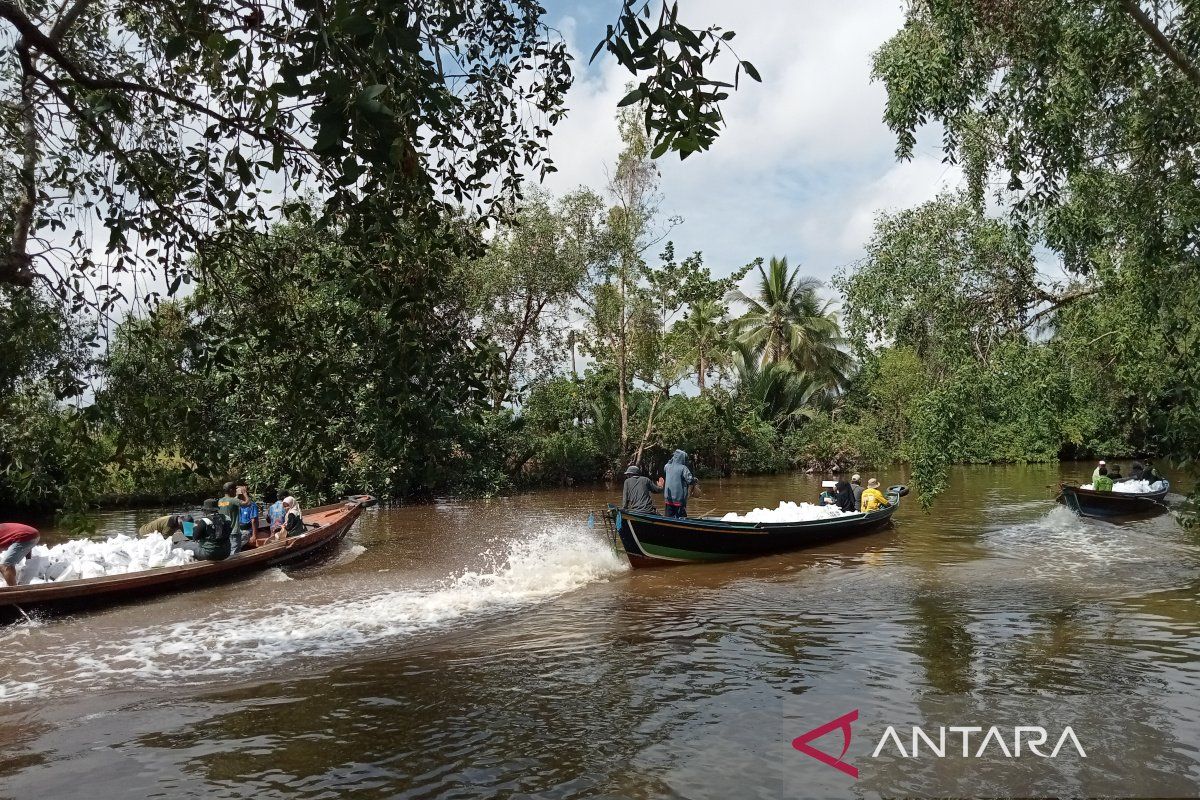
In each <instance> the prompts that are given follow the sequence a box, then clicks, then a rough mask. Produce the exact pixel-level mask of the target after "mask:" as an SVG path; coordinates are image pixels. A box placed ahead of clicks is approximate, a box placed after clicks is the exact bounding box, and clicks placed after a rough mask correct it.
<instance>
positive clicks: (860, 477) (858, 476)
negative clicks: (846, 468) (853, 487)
mask: <svg viewBox="0 0 1200 800" xmlns="http://www.w3.org/2000/svg"><path fill="white" fill-rule="evenodd" d="M850 480H852V481H861V480H862V475H859V474H858V473H857V472H856V473H854V474H853V475H851V476H850Z"/></svg>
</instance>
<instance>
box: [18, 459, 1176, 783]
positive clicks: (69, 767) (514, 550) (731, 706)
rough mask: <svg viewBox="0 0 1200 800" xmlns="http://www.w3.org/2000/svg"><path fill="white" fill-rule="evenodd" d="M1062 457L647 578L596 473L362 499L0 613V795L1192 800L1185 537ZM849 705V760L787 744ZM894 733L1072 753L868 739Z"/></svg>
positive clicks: (719, 488)
mask: <svg viewBox="0 0 1200 800" xmlns="http://www.w3.org/2000/svg"><path fill="white" fill-rule="evenodd" d="M1089 470H1090V467H1085V466H1084V465H1070V464H1068V465H1062V466H1059V465H1052V466H1036V467H1009V468H971V469H965V470H959V471H958V472H956V473H955V475H954V480H953V483H952V486H951V488H950V491H949V492H948V493H947V494H946V496H945V497H944V498H942V499H941V500H940V501H939V503H938V504H937V506H936V507H935V509H934V511H933V512H932V513H930V514H925V513H923V512H922V511H920V510H919V509H918V508H916V505H915V503H913V504H909V505H906V506H903V507H902V508H901V510H900V511H899V512H898V513H897V514H896V516H895V524H894V526H893V527H892V528H891V529H888V530H885V531H883V532H880V533H877V534H872V535H870V536H866V537H863V538H858V539H854V540H850V541H846V542H841V543H837V544H833V545H825V546H822V547H820V548H818V549H816V550H812V551H806V552H798V553H791V554H786V555H780V556H770V557H765V558H759V559H755V560H751V561H741V562H733V563H724V564H707V565H694V566H682V567H674V568H667V569H656V570H636V571H631V570H630V569H629V568H628V567H627V566H626V565H625V564H624V562H623V561H622V560H621V559H619V558H618V557H617V556H616V555H615V554H614V552H613V550H612V548H611V546H610V544H609V543H608V541H607V540H606V539H605V537H604V535H603V533H602V532H601V531H600V530H589V528H588V526H587V523H586V517H587V514H588V512H589V511H590V510H593V509H598V508H600V507H602V504H603V503H605V502H606V501H608V500H610V499H613V498H615V497H619V492H620V487H619V486H614V487H613V488H612V489H611V490H606V489H605V488H604V487H594V488H578V489H571V490H560V491H549V492H538V493H532V494H525V495H521V496H518V497H512V498H505V499H499V500H490V501H472V502H452V503H440V504H435V505H428V506H413V507H402V508H382V509H372V510H369V511H367V512H365V513H364V514H363V516H362V517H361V518H360V519H359V521H358V522H357V523H356V525H355V527H354V529H353V530H352V531H351V533H350V535H349V537H348V538H347V540H346V541H345V542H344V543H343V544H342V546H341V548H340V550H339V551H338V552H337V553H335V554H333V555H331V556H330V557H328V558H326V559H325V560H323V561H321V562H320V563H316V564H312V565H307V566H303V567H298V568H292V569H288V570H287V571H286V572H285V571H280V570H272V571H270V572H268V573H265V574H262V575H260V576H257V577H254V578H251V579H249V580H246V581H242V582H238V583H233V584H227V585H223V586H218V587H212V588H207V589H203V590H199V591H193V592H188V593H185V594H180V595H175V596H169V597H163V598H160V599H156V600H152V601H147V602H142V603H139V604H135V605H126V606H120V607H117V608H111V609H108V610H103V611H97V612H94V613H89V614H80V615H76V616H73V617H66V618H58V619H51V620H35V621H34V623H33V624H26V623H22V624H18V625H14V626H9V627H8V628H5V629H3V630H0V646H2V647H3V656H2V663H3V669H2V671H0V690H2V691H3V696H2V697H0V745H2V746H0V796H4V797H13V798H29V797H53V798H70V797H88V798H110V797H111V798H117V797H120V798H125V797H172V798H177V797H231V798H233V797H253V798H257V799H258V800H263V799H264V798H325V797H331V798H332V797H351V796H352V797H355V798H382V797H404V798H467V797H481V798H482V797H550V798H567V797H583V796H589V797H590V796H598V797H628V798H656V797H679V798H685V797H686V798H710V797H711V798H726V797H803V796H816V797H828V796H875V795H885V796H887V795H925V796H933V795H956V794H962V795H967V794H971V795H980V794H993V795H994V794H1047V795H1049V794H1058V795H1064V794H1067V795H1070V794H1076V795H1078V794H1121V795H1144V796H1151V795H1153V796H1196V795H1197V794H1200V721H1198V720H1200V693H1198V692H1197V689H1198V688H1200V639H1198V638H1197V633H1198V632H1200V605H1198V602H1197V597H1198V594H1197V590H1198V588H1200V539H1198V538H1197V535H1196V534H1194V533H1192V532H1189V531H1187V530H1184V529H1183V528H1181V527H1180V526H1178V525H1177V524H1176V522H1175V521H1174V519H1173V518H1172V517H1171V516H1170V515H1162V516H1158V517H1153V518H1150V519H1145V520H1140V521H1132V522H1121V523H1109V522H1102V521H1096V520H1087V519H1080V518H1077V517H1075V516H1073V515H1072V514H1071V513H1070V512H1068V511H1066V510H1065V509H1064V508H1062V507H1059V506H1056V505H1055V504H1054V503H1053V502H1052V498H1053V495H1054V493H1055V492H1054V489H1053V488H1052V487H1053V485H1055V484H1056V482H1057V481H1058V480H1059V479H1060V477H1064V478H1068V479H1071V478H1074V479H1080V478H1085V477H1086V475H1085V473H1086V472H1088V471H1089ZM881 478H882V480H883V483H884V484H885V485H886V484H889V483H895V482H898V481H900V480H902V476H901V475H899V474H898V473H891V474H887V475H882V476H881ZM819 482H820V481H819V478H817V477H809V476H785V477H771V478H745V479H735V480H730V481H724V482H709V483H706V484H705V485H704V486H703V489H704V492H703V496H702V497H699V498H696V499H693V501H692V512H693V513H700V512H705V511H708V510H709V509H710V508H715V509H717V510H719V511H722V512H724V511H729V510H745V509H748V508H750V507H752V506H754V505H756V504H758V505H772V506H773V505H775V503H776V502H778V501H779V500H780V499H795V500H803V499H811V498H812V497H814V496H815V494H816V493H817V492H818V491H819ZM1174 499H1178V498H1174ZM151 515H152V514H151V512H149V511H146V512H137V513H132V512H131V513H124V514H111V515H107V516H105V518H104V520H103V527H104V530H105V531H107V532H110V533H111V532H117V531H130V530H132V529H133V528H134V527H135V526H136V524H138V523H139V522H142V521H145V520H146V519H147V518H149V517H150V516H151ZM852 710H853V711H855V712H857V720H856V721H855V722H854V724H853V726H852V727H851V728H848V730H852V732H853V739H852V741H851V742H850V743H849V746H848V748H847V752H846V754H845V755H844V757H843V759H842V761H843V763H844V764H853V765H854V767H855V768H856V769H857V770H858V771H859V777H858V779H857V780H855V779H854V778H853V777H850V776H849V775H848V774H847V773H846V772H845V771H844V770H839V769H834V768H830V767H829V766H827V765H825V764H823V763H821V762H820V761H818V760H816V759H814V758H810V757H809V756H807V755H805V754H803V753H801V752H799V751H797V750H796V749H795V748H793V746H792V740H793V739H794V738H795V737H797V736H800V735H801V734H803V733H804V732H805V731H808V730H809V729H811V728H816V727H818V726H819V725H820V724H822V723H825V722H827V721H830V720H833V719H835V718H837V717H840V716H842V715H845V714H848V713H850V712H851V711H852ZM913 725H922V726H924V728H923V729H924V730H926V731H929V732H930V736H933V737H936V734H937V729H938V727H939V726H955V725H959V726H964V725H977V726H980V727H981V728H982V729H983V730H985V731H986V730H987V729H988V727H989V726H990V725H997V726H1007V727H1005V728H1002V735H1003V737H1004V738H1006V739H1007V740H1008V749H1011V748H1012V745H1013V741H1012V739H1013V733H1012V731H1013V726H1016V725H1033V726H1037V725H1040V726H1043V727H1044V728H1045V729H1047V730H1048V732H1049V736H1050V741H1049V745H1048V746H1047V747H1046V748H1045V749H1046V750H1049V749H1050V747H1051V746H1053V745H1054V743H1055V742H1056V741H1057V740H1058V736H1059V733H1060V731H1061V730H1062V729H1063V728H1064V727H1065V726H1071V727H1072V729H1073V732H1074V733H1075V734H1076V736H1077V738H1078V740H1079V742H1080V749H1083V750H1085V751H1086V752H1085V753H1084V754H1083V755H1082V756H1081V755H1080V754H1079V752H1078V751H1077V750H1076V749H1075V748H1074V747H1072V746H1067V747H1066V749H1065V750H1064V751H1063V752H1062V753H1061V754H1060V755H1059V756H1058V757H1056V758H1045V759H1042V758H1030V757H1028V756H1026V757H1014V758H1006V757H1004V756H1003V753H1002V752H1000V750H999V749H998V748H996V747H994V746H993V747H992V748H991V749H990V750H988V751H987V752H985V753H984V754H983V755H982V756H980V757H975V753H974V752H973V750H974V747H975V743H976V741H977V740H972V744H971V748H970V750H971V752H969V754H968V756H963V754H962V753H961V752H958V750H959V749H960V748H959V745H958V744H957V743H958V741H959V740H958V739H957V738H953V736H954V734H953V733H952V734H951V736H952V738H951V742H952V744H951V746H950V747H949V748H948V749H949V750H950V752H949V753H948V754H947V755H946V756H945V757H924V756H923V757H921V758H908V757H906V756H905V755H902V754H901V753H900V752H899V751H898V749H897V748H896V747H894V746H890V745H889V746H888V747H886V748H885V749H884V750H883V751H882V752H881V753H875V754H873V751H874V750H875V749H876V744H877V743H878V742H879V741H880V739H881V736H882V735H883V734H884V731H885V728H887V726H895V727H896V728H897V729H898V731H899V737H898V738H899V739H900V740H901V741H902V742H903V746H902V748H901V749H906V748H908V746H909V739H910V738H911V737H910V731H911V727H912V726H913ZM977 738H978V735H977ZM842 744H843V740H842V738H841V734H840V733H839V732H838V731H837V730H834V731H833V732H832V733H831V734H829V735H828V736H827V737H825V738H821V739H819V740H816V741H814V746H815V747H816V748H817V749H819V750H822V751H825V752H830V753H832V755H833V756H834V757H837V756H838V755H839V753H840V752H841V750H842Z"/></svg>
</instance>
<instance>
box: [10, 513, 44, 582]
mask: <svg viewBox="0 0 1200 800" xmlns="http://www.w3.org/2000/svg"><path fill="white" fill-rule="evenodd" d="M41 537H42V535H41V533H40V532H39V531H38V529H37V528H33V527H30V526H29V525H22V524H21V523H19V522H0V578H3V579H4V582H5V583H6V584H8V585H9V586H16V585H17V565H19V564H20V563H21V561H22V560H24V559H26V558H29V554H30V553H31V552H33V548H34V546H35V545H36V544H37V543H38V540H39V539H41Z"/></svg>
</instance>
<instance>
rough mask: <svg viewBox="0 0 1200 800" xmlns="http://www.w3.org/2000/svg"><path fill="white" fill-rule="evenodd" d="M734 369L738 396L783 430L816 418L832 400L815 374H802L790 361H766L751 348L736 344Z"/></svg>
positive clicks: (733, 359)
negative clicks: (829, 400)
mask: <svg viewBox="0 0 1200 800" xmlns="http://www.w3.org/2000/svg"><path fill="white" fill-rule="evenodd" d="M731 361H732V363H733V368H734V370H735V371H736V373H737V382H738V394H739V395H741V396H742V397H744V398H746V399H747V400H749V402H750V404H751V406H752V407H753V408H754V409H755V410H756V412H757V413H758V416H759V417H760V418H761V419H762V420H763V421H765V422H769V423H771V424H772V425H774V426H775V427H776V428H778V429H779V430H781V431H786V430H789V429H791V428H794V427H796V426H798V425H803V424H804V423H805V422H807V421H808V420H810V419H812V418H813V417H814V416H815V415H816V413H817V411H818V410H820V409H821V408H822V407H823V406H824V405H825V403H826V402H827V399H828V397H829V393H828V392H827V391H826V390H825V387H824V386H823V385H822V384H821V383H820V382H819V381H817V380H815V379H814V378H813V376H812V375H810V374H808V373H806V372H799V371H797V370H796V368H795V366H793V365H792V363H791V362H788V361H767V362H765V363H764V362H763V361H762V359H761V356H760V355H759V354H758V353H757V352H756V351H755V350H754V349H753V348H752V347H750V346H748V345H745V344H741V343H738V342H735V343H734V345H733V350H732V358H731Z"/></svg>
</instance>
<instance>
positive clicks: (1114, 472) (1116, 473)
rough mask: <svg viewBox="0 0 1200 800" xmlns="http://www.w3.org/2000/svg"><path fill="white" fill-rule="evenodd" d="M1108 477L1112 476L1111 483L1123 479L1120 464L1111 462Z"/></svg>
mask: <svg viewBox="0 0 1200 800" xmlns="http://www.w3.org/2000/svg"><path fill="white" fill-rule="evenodd" d="M1108 477H1110V478H1112V482H1113V483H1120V482H1121V481H1123V480H1125V476H1124V475H1122V474H1121V465H1120V464H1113V465H1112V469H1110V470H1109V471H1108Z"/></svg>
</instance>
